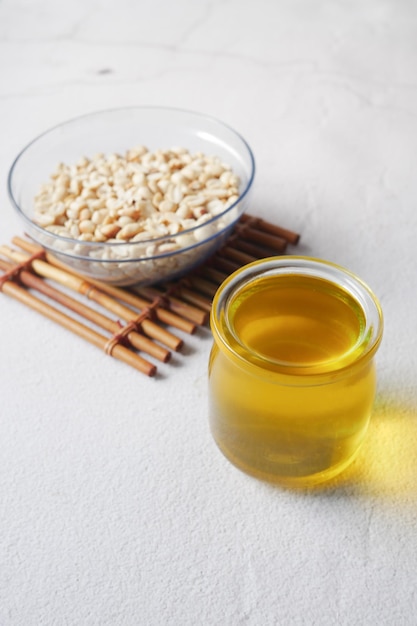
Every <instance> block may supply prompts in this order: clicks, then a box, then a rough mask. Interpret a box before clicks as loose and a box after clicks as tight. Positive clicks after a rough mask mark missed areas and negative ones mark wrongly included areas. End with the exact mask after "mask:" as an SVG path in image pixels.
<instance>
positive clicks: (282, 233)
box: [240, 214, 300, 245]
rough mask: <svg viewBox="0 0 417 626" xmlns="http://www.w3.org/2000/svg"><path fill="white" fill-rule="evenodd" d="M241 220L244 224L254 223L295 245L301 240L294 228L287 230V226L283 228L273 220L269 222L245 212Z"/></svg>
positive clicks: (257, 226)
mask: <svg viewBox="0 0 417 626" xmlns="http://www.w3.org/2000/svg"><path fill="white" fill-rule="evenodd" d="M240 221H241V222H242V223H243V224H246V223H248V222H250V223H253V224H254V225H255V227H256V228H258V229H259V230H263V231H264V232H266V233H270V234H271V235H276V236H277V237H282V238H283V239H286V240H287V241H288V243H291V244H293V245H297V243H298V242H299V241H300V235H299V234H298V233H295V232H294V231H292V230H287V229H286V228H282V227H281V226H276V225H275V224H271V222H267V221H265V220H263V219H262V218H261V217H254V216H253V215H249V214H243V215H242V217H241V218H240Z"/></svg>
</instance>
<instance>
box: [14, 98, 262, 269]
mask: <svg viewBox="0 0 417 626" xmlns="http://www.w3.org/2000/svg"><path fill="white" fill-rule="evenodd" d="M131 110H139V111H140V110H143V111H145V110H147V111H161V112H166V113H168V112H172V113H174V114H185V115H192V116H194V117H196V118H200V119H202V120H207V121H209V122H214V123H215V124H218V125H219V126H221V127H223V128H224V129H226V130H228V131H229V132H231V133H232V134H233V135H235V137H237V138H238V139H239V140H240V141H241V142H242V144H243V146H244V148H245V149H246V151H247V155H248V156H249V162H250V176H249V179H248V182H247V183H246V185H245V188H244V189H243V190H242V192H241V193H240V194H239V197H238V198H237V200H236V201H235V202H233V204H231V205H230V206H228V207H227V208H226V209H225V210H224V211H222V212H221V213H219V214H218V215H214V216H213V217H211V218H210V219H208V220H207V221H205V222H203V223H201V224H198V225H196V226H192V227H190V228H187V229H185V230H183V231H181V232H180V233H178V234H176V235H171V234H167V235H162V236H160V237H149V238H148V239H143V240H141V241H137V242H132V241H122V242H120V243H119V242H114V241H112V242H108V241H103V242H102V241H85V242H84V241H83V242H82V241H79V240H78V239H73V238H72V237H64V236H62V235H58V234H56V233H53V232H50V231H48V230H47V229H46V228H43V227H42V226H39V224H37V223H36V222H34V221H33V220H31V219H30V217H29V216H28V215H27V214H26V213H25V212H24V210H23V209H22V207H21V206H20V205H19V203H18V202H17V201H16V200H15V197H14V195H13V191H12V182H13V176H14V172H15V169H16V167H17V165H18V163H19V161H20V159H21V158H22V157H23V155H24V154H25V153H26V152H27V151H28V150H29V148H30V147H31V146H33V145H34V144H35V143H36V142H38V141H39V140H40V139H42V138H43V137H45V136H46V135H49V134H51V133H53V132H54V131H56V130H58V129H60V128H62V127H64V126H69V125H70V124H74V123H76V122H78V121H81V120H84V119H87V118H89V117H95V116H97V115H106V114H109V113H118V112H123V111H131ZM255 171H256V163H255V157H254V154H253V151H252V149H251V147H250V145H249V143H248V142H247V141H246V139H245V138H244V137H243V136H242V135H241V134H240V133H239V132H238V131H236V130H235V129H234V128H233V127H232V126H230V125H229V124H227V123H225V122H223V121H221V120H219V119H218V118H216V117H214V116H212V115H209V114H206V113H200V112H198V111H194V110H190V109H182V108H180V107H166V106H162V105H155V106H153V105H131V106H125V107H113V108H109V109H98V110H96V111H91V112H89V113H84V114H82V115H78V116H74V117H72V118H69V119H67V120H66V121H64V122H60V123H58V124H55V125H54V126H51V127H50V128H48V129H46V130H44V131H43V132H41V133H40V134H38V135H36V137H34V138H33V139H32V140H31V141H30V142H29V143H27V144H26V145H25V146H24V147H23V148H22V149H21V150H20V151H19V153H18V154H17V156H16V157H15V159H14V160H13V162H12V164H11V166H10V169H9V172H8V175H7V192H8V195H9V199H10V201H11V203H12V206H13V207H14V209H15V210H16V211H17V213H18V214H19V215H20V216H21V217H22V219H23V221H24V222H26V223H27V224H28V225H29V226H30V227H31V228H32V229H34V231H35V232H39V233H40V235H41V236H42V237H46V236H47V237H50V239H51V241H54V240H56V241H59V242H63V243H68V244H70V245H75V244H83V245H85V246H88V247H89V246H91V249H92V250H94V249H99V248H101V249H120V250H122V249H123V248H125V247H127V246H132V245H135V244H140V245H146V244H160V243H163V242H164V241H168V240H172V239H173V237H175V238H177V237H182V236H183V235H184V236H185V235H188V234H190V233H193V232H194V231H196V230H199V229H200V228H203V227H204V226H208V225H210V224H212V223H215V222H216V221H217V220H219V219H221V218H222V217H224V216H225V215H227V214H228V213H229V212H231V211H232V210H233V209H234V208H235V207H236V205H238V204H239V203H240V202H242V200H243V199H244V198H245V196H246V195H247V194H248V192H249V190H250V189H251V187H252V184H253V181H254V178H255ZM39 184H41V183H39ZM230 226H231V224H228V225H227V226H226V227H225V229H222V230H221V231H219V232H218V233H217V234H218V235H221V233H222V232H223V231H224V230H226V229H228V228H229V227H230ZM210 239H212V237H208V238H206V239H203V240H202V241H201V242H198V243H199V244H202V243H205V242H206V241H210ZM195 245H196V244H192V245H191V246H187V247H185V248H181V249H180V250H178V251H173V252H169V253H167V252H165V253H163V254H161V255H155V256H149V257H140V259H138V260H150V259H152V258H159V257H160V256H168V255H169V254H173V253H174V252H185V251H187V250H190V249H192V248H193V247H195ZM45 247H47V246H46V244H45ZM51 249H53V250H54V248H52V247H51ZM59 252H60V253H61V251H59ZM67 254H68V256H71V257H73V258H77V259H85V260H90V261H93V260H95V259H94V258H93V257H88V256H85V257H84V256H83V255H77V254H74V253H67ZM130 260H133V259H130ZM109 261H112V262H114V261H116V259H109ZM121 261H122V259H119V260H118V261H117V262H121Z"/></svg>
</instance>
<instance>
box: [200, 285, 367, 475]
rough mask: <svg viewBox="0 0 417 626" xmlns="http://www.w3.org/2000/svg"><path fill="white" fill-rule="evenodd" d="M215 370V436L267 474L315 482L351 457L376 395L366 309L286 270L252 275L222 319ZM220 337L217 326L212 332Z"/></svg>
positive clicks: (247, 465)
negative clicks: (365, 353)
mask: <svg viewBox="0 0 417 626" xmlns="http://www.w3.org/2000/svg"><path fill="white" fill-rule="evenodd" d="M217 323H218V328H219V332H220V334H221V335H222V339H221V340H219V337H217V341H216V340H215V343H214V346H213V350H212V354H211V358H210V368H209V380H210V423H211V429H212V433H213V436H214V438H215V440H216V442H217V444H218V446H219V447H220V449H221V450H222V451H223V453H224V454H225V455H226V457H228V458H229V459H230V460H231V461H232V462H233V463H235V464H236V465H237V466H239V467H240V468H241V469H243V470H245V471H247V472H249V473H251V474H254V475H256V476H258V477H261V478H266V479H268V480H273V481H281V482H287V483H302V484H314V483H316V482H321V481H323V480H326V479H329V478H331V477H332V476H333V475H335V474H338V473H339V472H340V471H341V470H342V469H344V467H346V466H347V465H348V464H349V463H350V462H351V460H352V459H353V457H354V455H355V453H356V452H357V450H358V448H359V446H360V443H361V441H362V439H363V436H364V434H365V432H366V429H367V426H368V421H369V416H370V412H371V408H372V404H373V399H374V393H375V368H374V365H373V362H372V360H370V359H362V360H361V359H360V354H361V353H362V352H363V351H366V348H367V337H366V336H364V329H365V326H366V320H365V313H364V311H363V309H362V307H361V306H360V304H359V303H358V301H357V300H356V299H355V298H354V297H353V296H352V295H351V294H350V293H349V292H348V291H347V290H345V289H344V288H342V287H340V286H339V285H337V284H335V283H334V282H331V281H328V280H325V279H323V278H317V277H311V276H307V275H306V276H304V275H299V274H288V275H284V276H264V277H260V278H257V279H255V280H252V281H250V282H249V284H248V285H247V286H246V287H243V288H240V289H239V290H238V291H237V293H236V294H235V295H234V296H232V297H230V298H229V301H228V305H227V309H226V311H225V313H224V314H222V315H221V317H220V319H219V320H218V321H217ZM215 339H216V333H215Z"/></svg>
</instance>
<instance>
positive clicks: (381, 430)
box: [340, 398, 417, 502]
mask: <svg viewBox="0 0 417 626" xmlns="http://www.w3.org/2000/svg"><path fill="white" fill-rule="evenodd" d="M416 477H417V408H415V407H410V406H408V407H407V406H401V405H399V404H394V403H391V402H390V401H388V400H386V399H384V398H379V399H378V400H377V402H376V404H375V407H374V410H373V414H372V418H371V423H370V425H369V429H368V432H367V435H366V437H365V441H364V443H363V445H362V447H361V449H360V451H359V453H358V456H357V458H356V460H355V461H354V463H353V464H352V466H351V468H350V469H348V470H347V471H346V472H345V474H344V476H341V480H340V483H341V485H342V484H345V485H351V486H354V487H355V488H356V489H358V490H359V491H360V492H363V493H364V494H370V495H375V496H376V497H378V496H379V497H387V498H390V499H394V500H399V501H400V502H404V501H407V500H409V499H410V498H411V499H413V498H412V496H413V495H414V496H417V485H416Z"/></svg>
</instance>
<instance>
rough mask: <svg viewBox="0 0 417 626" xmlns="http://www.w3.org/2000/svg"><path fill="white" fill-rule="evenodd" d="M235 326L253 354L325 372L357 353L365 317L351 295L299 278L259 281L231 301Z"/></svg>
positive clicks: (327, 283) (331, 285) (335, 288)
mask: <svg viewBox="0 0 417 626" xmlns="http://www.w3.org/2000/svg"><path fill="white" fill-rule="evenodd" d="M229 323H230V325H231V327H232V328H233V330H234V333H235V335H236V336H237V337H238V338H239V341H240V342H241V343H242V344H244V345H245V346H246V347H247V348H248V349H249V350H250V351H251V352H253V353H255V354H257V355H259V356H261V357H265V358H266V359H269V360H273V361H279V362H282V363H287V364H288V365H296V366H312V365H313V366H316V367H318V368H319V369H321V367H320V366H322V367H325V366H326V364H328V363H329V362H332V368H334V367H335V363H334V361H335V360H337V359H338V358H341V357H344V356H345V355H346V354H347V353H349V352H350V351H351V350H353V349H354V347H355V345H356V343H357V341H358V338H359V336H360V333H361V330H362V328H363V326H364V315H363V312H362V310H361V309H360V307H359V306H358V304H357V303H356V300H354V299H353V297H352V296H351V295H350V294H349V293H348V292H347V291H345V290H343V289H340V288H339V287H337V286H335V285H334V284H333V283H330V282H329V281H327V280H323V279H318V278H313V279H312V278H309V277H306V276H297V275H294V276H282V277H280V278H279V279H275V280H271V278H262V279H260V280H257V281H255V282H254V284H252V285H251V287H250V289H249V290H247V292H243V293H240V294H239V295H238V296H237V297H236V298H235V300H233V301H232V302H231V304H230V307H229Z"/></svg>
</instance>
